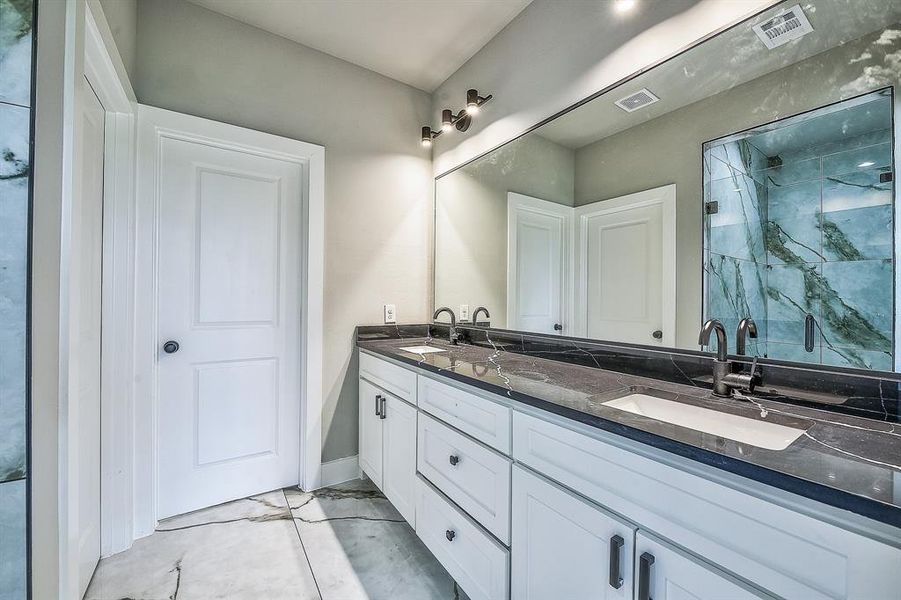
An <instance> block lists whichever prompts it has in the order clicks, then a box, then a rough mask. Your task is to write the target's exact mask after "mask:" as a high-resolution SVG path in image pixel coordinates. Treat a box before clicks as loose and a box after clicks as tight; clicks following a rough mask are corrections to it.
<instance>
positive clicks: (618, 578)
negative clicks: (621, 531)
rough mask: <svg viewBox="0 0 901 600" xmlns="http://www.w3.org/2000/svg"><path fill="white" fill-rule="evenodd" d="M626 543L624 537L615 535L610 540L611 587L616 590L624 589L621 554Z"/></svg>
mask: <svg viewBox="0 0 901 600" xmlns="http://www.w3.org/2000/svg"><path fill="white" fill-rule="evenodd" d="M625 543H626V541H625V540H624V539H623V538H622V536H619V535H615V536H613V537H612V538H610V587H612V588H613V589H615V590H618V589H619V588H621V587H623V578H622V575H621V572H622V569H621V567H620V554H621V553H622V549H623V546H624V545H625Z"/></svg>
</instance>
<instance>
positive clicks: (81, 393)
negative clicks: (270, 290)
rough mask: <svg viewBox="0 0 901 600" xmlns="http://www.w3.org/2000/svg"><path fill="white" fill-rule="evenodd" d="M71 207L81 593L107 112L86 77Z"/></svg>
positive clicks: (89, 533) (95, 439)
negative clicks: (77, 176)
mask: <svg viewBox="0 0 901 600" xmlns="http://www.w3.org/2000/svg"><path fill="white" fill-rule="evenodd" d="M79 104H80V109H81V110H80V115H81V116H80V118H79V119H78V122H77V123H76V134H75V135H76V148H77V151H78V156H77V157H76V161H77V165H78V172H79V176H80V178H81V180H80V184H79V187H78V193H77V194H74V196H73V207H72V267H71V274H72V275H71V280H70V289H71V290H72V292H71V294H72V295H71V305H70V306H71V311H72V316H73V318H72V320H71V333H70V340H69V344H70V348H71V350H70V353H69V355H70V357H71V371H70V379H69V385H70V394H71V397H72V398H73V399H74V400H75V404H74V406H75V407H77V411H78V416H77V424H78V446H77V447H78V470H77V472H78V561H79V564H78V579H79V585H80V591H81V594H82V595H84V592H85V590H86V589H87V587H88V583H90V581H91V576H92V575H93V574H94V568H95V567H96V566H97V561H98V560H99V559H100V336H101V324H100V320H101V265H102V251H103V150H104V119H105V117H106V112H105V111H104V108H103V105H102V104H101V103H100V100H99V99H98V98H97V96H96V95H95V94H94V91H93V90H92V89H91V86H90V84H89V83H88V82H87V80H84V81H83V82H82V85H81V86H80V88H79Z"/></svg>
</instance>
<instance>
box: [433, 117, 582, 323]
mask: <svg viewBox="0 0 901 600" xmlns="http://www.w3.org/2000/svg"><path fill="white" fill-rule="evenodd" d="M574 175H575V152H574V151H573V150H571V149H569V148H566V147H564V146H561V145H559V144H556V143H554V142H552V141H550V140H547V139H545V138H543V137H541V136H539V135H537V134H533V135H529V136H526V137H523V138H520V139H518V140H516V141H514V142H511V143H509V144H507V145H505V146H504V147H503V148H501V149H499V150H497V151H496V152H494V153H492V154H491V155H490V156H487V157H485V158H482V159H480V160H478V161H476V162H474V163H472V164H471V165H467V166H466V167H463V168H462V169H457V170H456V171H454V172H453V173H450V174H449V175H447V176H445V177H442V178H441V179H439V180H438V181H437V182H436V184H435V185H436V189H435V212H436V223H435V265H436V268H435V305H436V306H449V307H451V308H452V309H453V311H454V312H455V313H457V316H459V312H457V311H458V309H459V306H460V304H469V308H470V310H473V309H475V308H476V306H485V307H487V308H488V310H489V312H490V313H491V323H492V325H494V326H495V327H505V326H506V322H507V261H506V256H507V192H518V193H520V194H525V195H527V196H533V197H536V198H540V199H542V200H548V201H550V202H556V203H558V204H565V205H566V206H572V205H573V177H574ZM483 318H484V317H483Z"/></svg>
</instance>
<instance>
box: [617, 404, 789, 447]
mask: <svg viewBox="0 0 901 600" xmlns="http://www.w3.org/2000/svg"><path fill="white" fill-rule="evenodd" d="M604 406H609V407H611V408H615V409H617V410H623V411H626V412H629V413H632V414H635V415H642V416H645V417H648V418H650V419H655V420H657V421H663V422H664V423H672V424H673V425H678V426H680V427H685V428H687V429H694V430H695V431H703V432H704V433H709V434H710V435H716V436H719V437H723V438H727V439H730V440H734V441H736V442H741V443H743V444H750V445H751V446H757V447H758V448H765V449H767V450H785V449H786V448H788V447H789V445H791V443H792V442H794V441H795V440H796V439H798V438H799V437H801V434H803V433H804V430H803V429H797V428H795V427H787V426H785V425H779V424H777V423H768V422H766V421H757V420H755V419H748V418H746V417H740V416H738V415H730V414H728V413H722V412H719V411H716V410H710V409H708V408H701V407H700V406H693V405H691V404H683V403H682V402H674V401H672V400H664V399H663V398H656V397H654V396H648V395H646V394H631V395H629V396H624V397H622V398H617V399H616V400H610V401H608V402H604Z"/></svg>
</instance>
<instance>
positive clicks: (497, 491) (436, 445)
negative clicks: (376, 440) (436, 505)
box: [416, 413, 511, 544]
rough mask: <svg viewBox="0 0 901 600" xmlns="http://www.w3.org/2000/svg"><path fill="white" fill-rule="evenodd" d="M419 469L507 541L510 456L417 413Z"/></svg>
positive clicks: (499, 537) (417, 463)
mask: <svg viewBox="0 0 901 600" xmlns="http://www.w3.org/2000/svg"><path fill="white" fill-rule="evenodd" d="M418 441H419V452H418V455H417V462H416V466H417V467H418V469H419V472H420V473H422V474H423V475H425V477H426V478H427V479H428V480H429V481H431V482H432V483H433V484H435V486H436V487H437V488H438V489H439V490H441V491H442V492H444V493H445V494H446V495H447V496H448V497H449V498H450V499H451V500H453V501H454V502H456V503H457V504H458V505H459V506H460V508H462V509H463V510H465V511H466V512H467V513H469V515H470V516H472V517H473V518H474V519H475V520H476V521H478V522H479V523H481V524H482V525H483V526H484V527H485V528H486V529H488V530H489V531H490V532H491V533H493V534H494V535H496V536H497V537H498V539H500V540H501V541H502V542H504V543H506V544H509V543H510V465H511V462H510V459H508V458H507V457H505V456H503V455H501V454H498V453H497V452H495V451H494V450H491V449H489V448H487V447H485V446H483V445H482V444H480V443H478V442H474V441H473V440H471V439H469V438H467V437H466V436H465V435H463V434H461V433H459V432H457V431H454V430H453V429H451V428H450V427H448V426H447V425H445V424H443V423H441V422H439V421H437V420H435V419H433V418H431V417H429V416H427V415H425V414H423V413H420V414H419V436H418Z"/></svg>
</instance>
